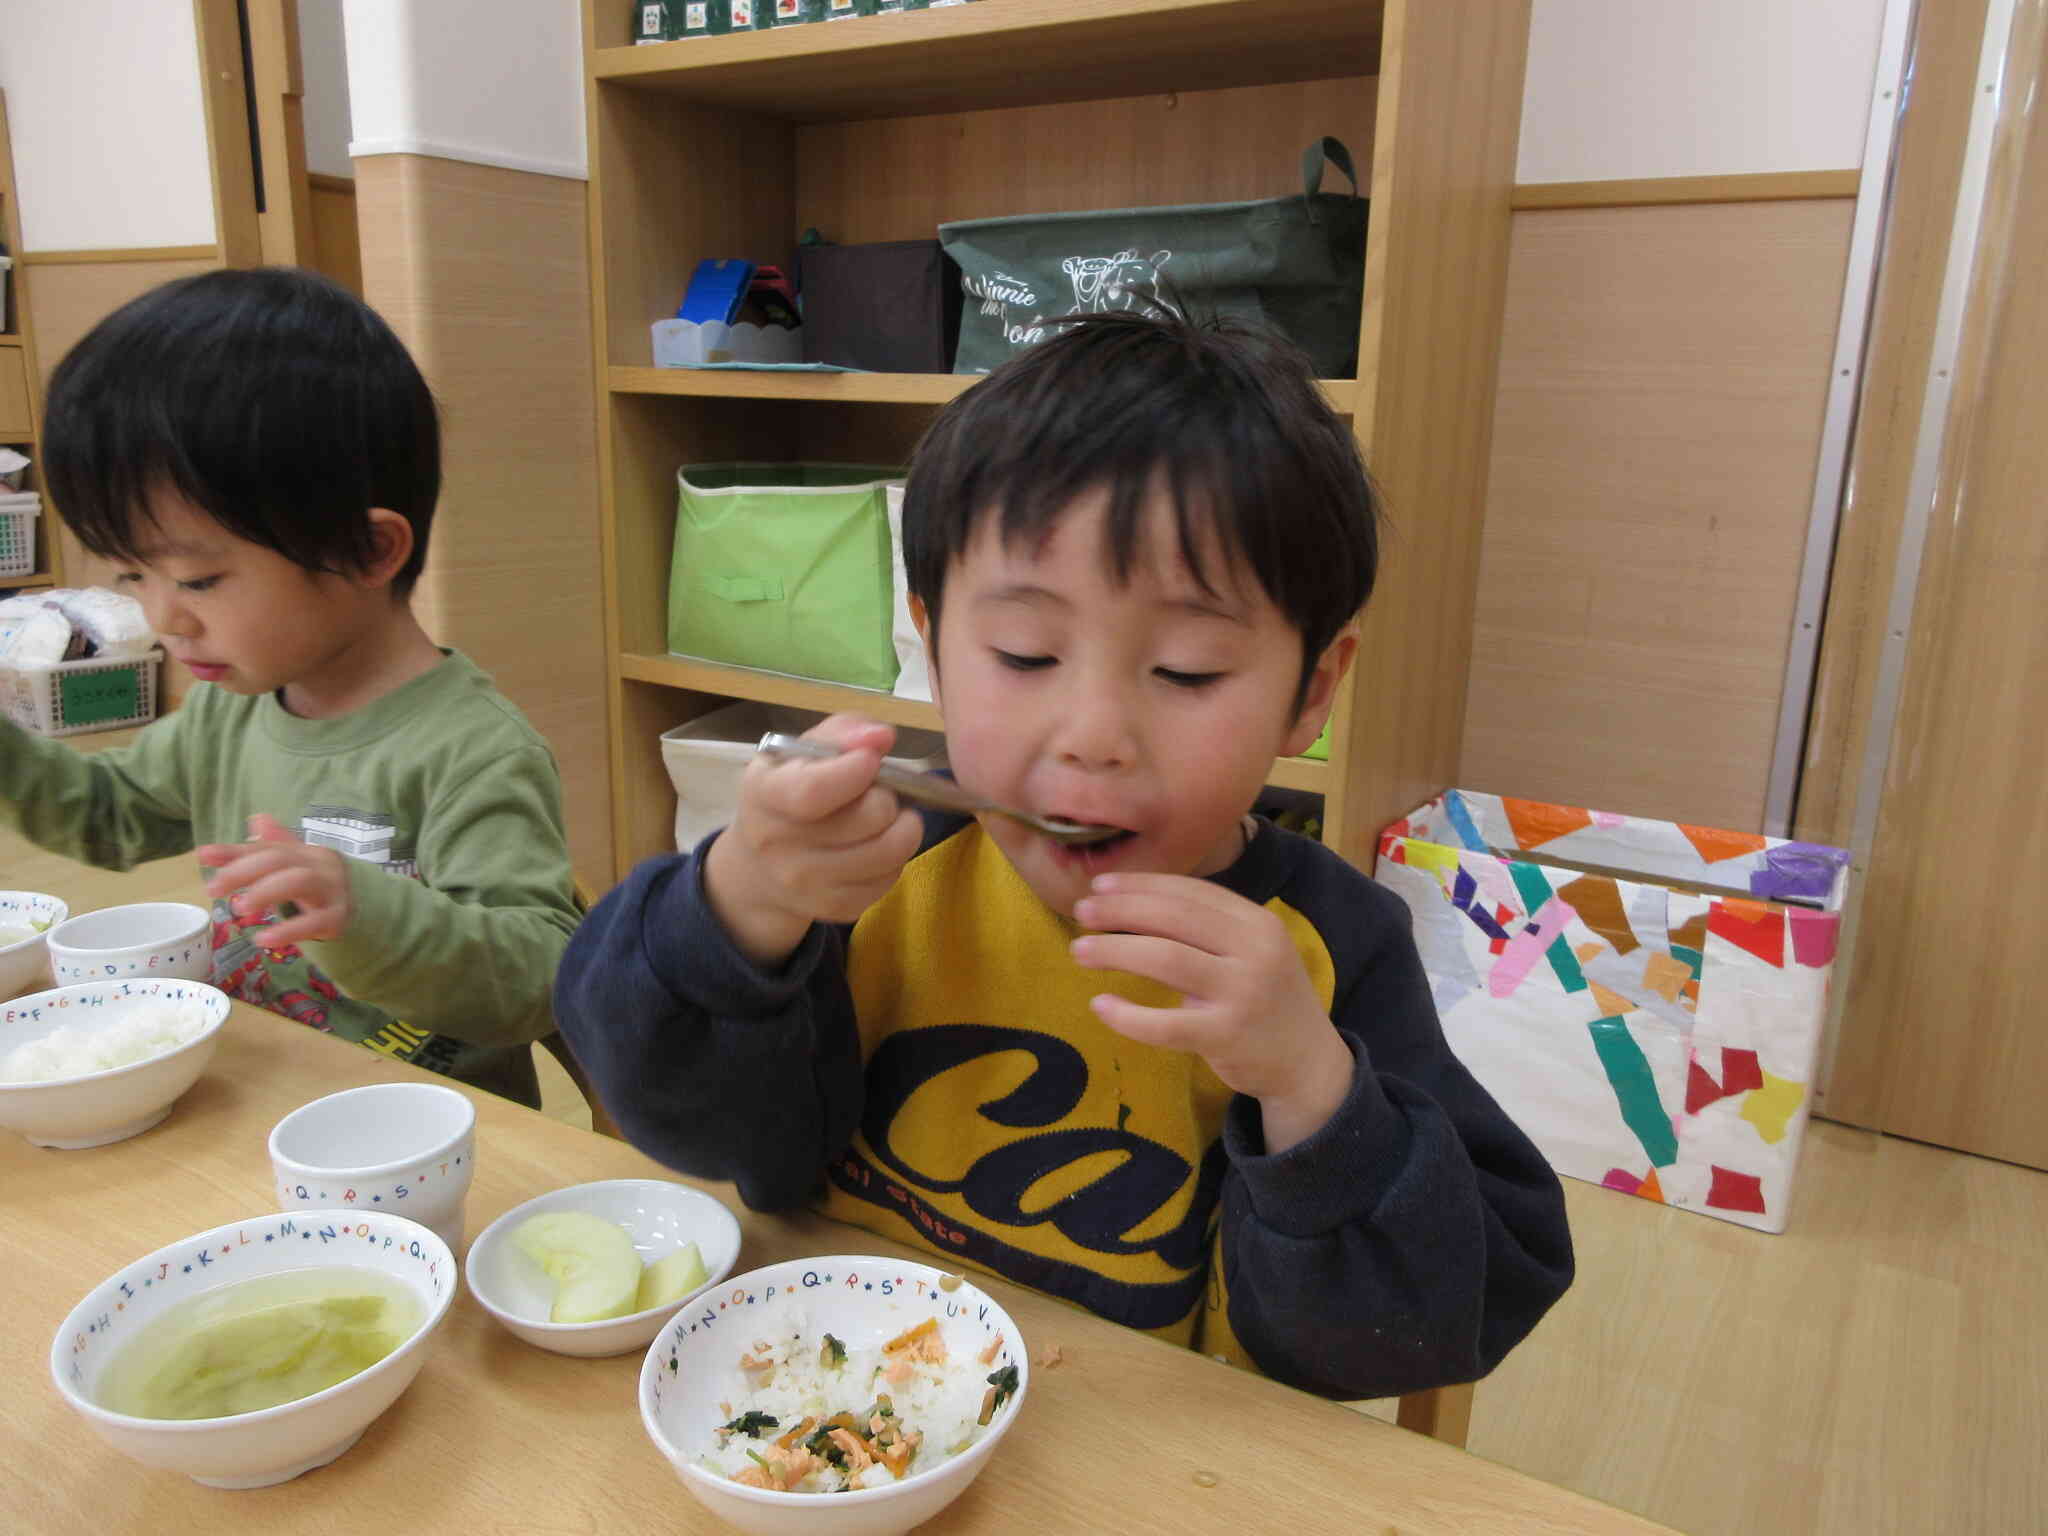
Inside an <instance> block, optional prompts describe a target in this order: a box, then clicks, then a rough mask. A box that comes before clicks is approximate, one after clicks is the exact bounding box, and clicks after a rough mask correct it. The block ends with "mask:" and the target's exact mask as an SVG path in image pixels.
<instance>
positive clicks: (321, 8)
mask: <svg viewBox="0 0 2048 1536" xmlns="http://www.w3.org/2000/svg"><path fill="white" fill-rule="evenodd" d="M299 74H300V77H301V79H302V80H303V82H304V89H305V94H304V95H303V96H301V97H300V99H299V115H300V119H301V121H302V122H303V124H304V126H305V130H306V169H307V170H309V171H311V172H313V174H314V175H316V176H353V175H355V173H356V168H355V162H354V161H352V160H350V159H349V156H348V137H349V126H348V125H349V105H348V51H347V48H346V47H345V45H344V40H343V36H342V20H341V0H299Z"/></svg>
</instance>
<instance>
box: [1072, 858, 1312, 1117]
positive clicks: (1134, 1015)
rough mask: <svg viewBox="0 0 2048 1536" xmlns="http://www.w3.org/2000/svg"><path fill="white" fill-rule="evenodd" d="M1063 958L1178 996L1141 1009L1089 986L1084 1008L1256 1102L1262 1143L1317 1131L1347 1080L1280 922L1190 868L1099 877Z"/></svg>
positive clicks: (1077, 913) (1084, 900)
mask: <svg viewBox="0 0 2048 1536" xmlns="http://www.w3.org/2000/svg"><path fill="white" fill-rule="evenodd" d="M1074 918H1075V920H1076V921H1077V922H1079V923H1081V924H1082V925H1083V926H1084V927H1088V928H1094V929H1100V930H1103V931H1101V932H1097V933H1090V934H1084V935H1083V936H1082V937H1080V938H1078V939H1076V940H1075V941H1074V944H1073V955H1074V959H1075V960H1076V961H1078V962H1079V963H1080V964H1082V965H1084V966H1087V967H1089V968H1090V969H1093V970H1105V971H1128V972H1129V973H1131V974H1132V975H1134V976H1144V977H1148V978H1150V979H1151V980H1153V981H1156V982H1158V983H1159V984H1160V985H1162V986H1167V987H1171V988H1173V989H1174V990H1175V991H1176V992H1179V993H1180V994H1181V1006H1180V1007H1178V1008H1146V1007H1143V1006H1141V1005H1139V1004H1137V1003H1133V1002H1131V1001H1129V1000H1128V999H1125V998H1121V997H1115V996H1111V995H1109V994H1107V993H1104V994H1101V995H1099V996H1097V997H1095V998H1093V999H1092V1000H1091V1003H1090V1006H1092V1007H1093V1008H1094V1010H1095V1013H1096V1016H1097V1017H1098V1018H1100V1019H1101V1020H1102V1022H1103V1023H1105V1024H1107V1025H1108V1026H1109V1027H1110V1028H1111V1029H1113V1030H1115V1031H1116V1032H1117V1033H1118V1034H1121V1035H1128V1036H1129V1037H1130V1038H1131V1039H1133V1040H1140V1041H1143V1042H1144V1043H1146V1044H1148V1045H1163V1046H1168V1047H1171V1048H1173V1049H1175V1050H1182V1051H1193V1052H1195V1053H1196V1054H1198V1055H1199V1056H1201V1057H1202V1059H1203V1060H1205V1061H1207V1062H1208V1063H1209V1066H1210V1069H1211V1070H1212V1071H1214V1072H1215V1074H1216V1075H1217V1076H1218V1077H1219V1078H1221V1079H1222V1080H1223V1082H1224V1083H1225V1085H1226V1086H1228V1087H1230V1088H1232V1089H1234V1090H1235V1091H1237V1092H1238V1093H1244V1094H1249V1095H1251V1096H1252V1097H1253V1098H1255V1099H1257V1100H1258V1101H1259V1108H1260V1113H1261V1118H1262V1119H1263V1120H1264V1122H1265V1132H1266V1151H1267V1153H1268V1154H1272V1153H1278V1152H1284V1151H1285V1150H1287V1148H1288V1147H1291V1146H1293V1145H1294V1144H1295V1143H1296V1142H1298V1141H1300V1140H1302V1139H1303V1138H1304V1137H1307V1136H1309V1135H1312V1134H1313V1133H1314V1132H1316V1131H1318V1130H1320V1129H1321V1128H1322V1126H1323V1125H1324V1124H1325V1123H1326V1122H1327V1121H1328V1120H1329V1118H1330V1116H1331V1115H1333V1114H1335V1113H1336V1111H1337V1107H1338V1106H1339V1105H1340V1104H1342V1103H1343V1102H1344V1098H1345V1096H1346V1094H1348V1093H1349V1092H1350V1088H1351V1068H1352V1064H1351V1052H1350V1051H1349V1049H1347V1048H1346V1046H1345V1044H1344V1042H1343V1040H1342V1039H1341V1038H1339V1036H1338V1034H1337V1031H1336V1028H1335V1027H1334V1026H1333V1025H1332V1024H1331V1023H1330V1016H1329V1014H1328V1013H1327V1012H1326V1011H1325V1010H1324V1008H1323V1003H1322V1000H1321V999H1320V998H1318V997H1317V996H1316V993H1315V988H1314V987H1313V986H1312V985H1311V984H1310V982H1309V979H1308V971H1307V970H1306V968H1304V967H1303V965H1302V963H1301V956H1300V955H1299V954H1298V953H1297V952H1296V951H1295V948H1294V941H1293V940H1292V939H1291V938H1289V937H1288V934H1287V929H1286V927H1285V926H1284V925H1283V924H1282V923H1281V921H1280V919H1279V918H1277V917H1275V916H1274V915H1273V914H1272V913H1271V912H1269V911H1267V910H1266V909H1265V908H1264V907H1261V906H1259V905H1257V904H1256V903H1253V902H1250V901H1247V900H1245V898H1244V897H1242V896H1239V895H1237V894H1235V893H1234V892H1231V891H1226V890H1224V889H1223V888H1222V887H1221V886H1219V885H1215V884H1213V883H1211V882H1210V881H1207V880H1197V879H1195V878H1194V877H1193V876H1190V875H1157V874H1113V875H1099V876H1097V877H1096V879H1095V881H1094V882H1093V884H1092V886H1091V888H1090V892H1089V894H1088V895H1087V896H1085V897H1083V898H1082V899H1081V901H1080V902H1079V903H1078V904H1076V906H1075V908H1074Z"/></svg>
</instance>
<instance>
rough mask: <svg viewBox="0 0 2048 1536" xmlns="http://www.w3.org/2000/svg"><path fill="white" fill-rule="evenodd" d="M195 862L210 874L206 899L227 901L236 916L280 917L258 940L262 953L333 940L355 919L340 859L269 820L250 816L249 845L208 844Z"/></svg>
mask: <svg viewBox="0 0 2048 1536" xmlns="http://www.w3.org/2000/svg"><path fill="white" fill-rule="evenodd" d="M199 863H200V865H201V867H202V868H209V869H212V870H213V878H212V879H210V880H208V881H207V882H206V894H207V895H209V896H214V897H220V896H226V897H230V898H232V904H233V906H234V910H235V913H236V915H237V916H241V917H249V916H253V915H255V914H256V913H259V912H264V911H267V910H269V909H270V908H273V907H275V908H276V909H277V910H278V911H279V912H280V913H282V914H284V915H283V917H282V918H281V919H280V920H279V921H277V922H275V923H272V924H271V925H270V926H269V927H268V928H265V929H264V930H263V931H262V933H261V934H260V935H258V942H259V943H261V944H262V946H263V947H264V948H265V949H282V948H284V947H285V945H287V944H297V943H300V942H302V941H304V940H306V939H338V938H340V937H341V935H342V934H343V933H344V932H346V931H347V929H348V923H349V919H350V918H351V917H352V916H354V915H355V909H354V904H353V903H352V902H351V901H350V899H349V893H348V866H347V865H346V864H345V863H343V861H342V857H341V855H340V854H339V853H336V852H335V851H334V850H333V849H332V848H316V847H314V846H312V845H311V844H310V843H302V842H300V841H299V840H298V839H297V838H296V837H294V836H292V834H291V833H290V832H288V831H286V830H285V829H284V828H283V827H282V826H280V825H279V824H278V821H277V818H276V817H274V816H265V815H263V814H261V813H260V812H259V813H258V814H257V815H254V816H251V817H250V818H249V841H248V842H246V843H209V844H207V845H206V846H205V847H203V848H201V849H200V850H199ZM287 903H289V905H287Z"/></svg>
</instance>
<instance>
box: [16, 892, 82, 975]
mask: <svg viewBox="0 0 2048 1536" xmlns="http://www.w3.org/2000/svg"><path fill="white" fill-rule="evenodd" d="M70 915H71V908H70V907H68V906H66V905H65V904H64V902H63V901H61V900H59V899H58V898H57V897H55V896H46V895H44V894H43V893H42V892H41V891H0V931H5V930H8V929H16V928H29V929H33V930H34V932H32V933H30V934H29V935H28V936H27V937H26V938H20V939H15V940H12V941H11V942H9V943H7V944H0V998H4V997H13V996H14V995H15V994H16V993H17V992H25V991H27V990H28V989H30V988H31V987H37V988H40V987H42V986H44V985H46V984H47V983H48V982H49V980H50V946H49V939H50V933H49V930H50V929H52V928H54V927H56V926H57V925H58V924H59V923H61V922H63V921H64V919H65V918H67V917H69V916H70Z"/></svg>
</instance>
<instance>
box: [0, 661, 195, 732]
mask: <svg viewBox="0 0 2048 1536" xmlns="http://www.w3.org/2000/svg"><path fill="white" fill-rule="evenodd" d="M163 659H164V653H163V652H162V651H161V650H152V651H150V652H149V653H148V654H147V655H144V656H89V657H87V658H86V659H85V660H83V661H60V662H58V663H57V664H56V665H55V666H49V667H34V668H31V669H28V670H26V671H20V672H16V671H9V670H5V669H0V708H5V709H6V711H7V718H8V719H10V720H12V721H13V722H14V723H15V724H16V725H18V726H20V727H21V728H22V729H23V730H25V731H34V732H35V733H36V734H37V735H39V736H77V735H80V734H82V733H84V732H86V731H116V730H119V729H120V728H121V727H122V726H124V725H142V724H144V723H146V722H148V721H151V720H154V719H155V718H156V679H157V665H158V663H159V662H161V661H162V660H163Z"/></svg>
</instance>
